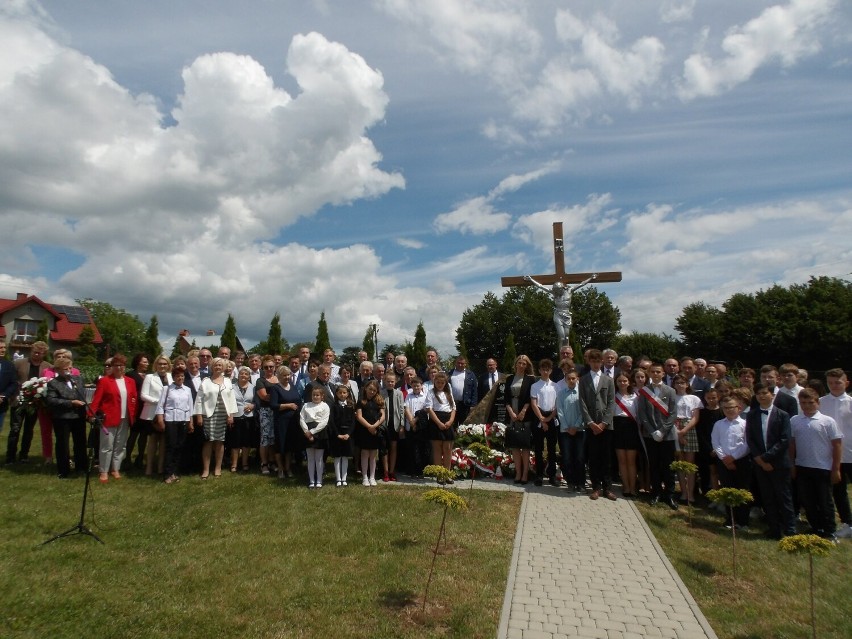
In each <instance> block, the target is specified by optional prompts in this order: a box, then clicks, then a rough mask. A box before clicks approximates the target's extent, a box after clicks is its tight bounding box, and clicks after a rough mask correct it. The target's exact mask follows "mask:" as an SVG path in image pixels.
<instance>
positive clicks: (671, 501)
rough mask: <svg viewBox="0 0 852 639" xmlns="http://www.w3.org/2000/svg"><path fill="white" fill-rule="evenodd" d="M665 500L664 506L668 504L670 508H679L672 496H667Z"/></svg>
mask: <svg viewBox="0 0 852 639" xmlns="http://www.w3.org/2000/svg"><path fill="white" fill-rule="evenodd" d="M665 502H666V506H668V507H669V508H671V509H672V510H677V509H678V508H680V506H678V505H677V502H676V501H675V500H674V499H673V498H672V497H667V498H666V500H665Z"/></svg>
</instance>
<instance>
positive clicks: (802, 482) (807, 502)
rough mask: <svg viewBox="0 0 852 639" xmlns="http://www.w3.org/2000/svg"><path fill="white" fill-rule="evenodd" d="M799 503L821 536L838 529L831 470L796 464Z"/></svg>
mask: <svg viewBox="0 0 852 639" xmlns="http://www.w3.org/2000/svg"><path fill="white" fill-rule="evenodd" d="M796 484H797V486H798V488H799V503H800V504H801V505H802V506H803V507H804V508H805V516H806V517H807V518H808V523H809V524H810V525H811V528H813V530H814V534H816V535H819V536H820V537H830V536H831V535H833V534H834V532H835V530H837V525H836V524H835V522H834V501H833V500H832V498H831V471H829V470H822V469H821V468H807V467H805V466H796Z"/></svg>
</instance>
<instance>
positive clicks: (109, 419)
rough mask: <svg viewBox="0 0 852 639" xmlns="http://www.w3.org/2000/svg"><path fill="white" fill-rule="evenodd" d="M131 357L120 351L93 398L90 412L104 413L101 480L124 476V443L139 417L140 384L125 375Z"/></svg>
mask: <svg viewBox="0 0 852 639" xmlns="http://www.w3.org/2000/svg"><path fill="white" fill-rule="evenodd" d="M126 364H127V358H126V357H125V356H124V355H121V354H120V353H119V354H116V355H113V357H112V365H111V366H110V367H109V370H108V373H107V374H106V375H105V376H103V377H101V378H100V380H98V387H97V388H96V389H95V396H94V397H93V398H92V403H91V406H90V412H91V413H92V414H96V413H98V412H99V411H100V412H102V413H103V414H104V421H103V426H102V428H101V433H100V436H101V437H100V439H101V446H100V457H99V462H100V473H101V474H100V481H101V483H102V484H105V483H107V481H109V475H112V476H113V477H114V478H115V479H121V473H119V469H120V468H121V461H122V460H123V459H124V446H125V444H126V443H127V434H128V430H129V428H130V426H131V425H132V424H133V422H134V420H135V417H136V402H137V399H136V384H134V383H133V380H131V379H130V378H128V377H125V376H124V368H125V365H126Z"/></svg>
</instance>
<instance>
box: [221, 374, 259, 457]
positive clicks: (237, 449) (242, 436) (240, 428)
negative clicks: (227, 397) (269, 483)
mask: <svg viewBox="0 0 852 639" xmlns="http://www.w3.org/2000/svg"><path fill="white" fill-rule="evenodd" d="M234 397H235V399H236V400H237V416H236V417H234V427H233V428H231V429H230V430H229V431H228V434H227V435H226V437H225V442H226V443H227V444H228V445H229V446H230V448H231V472H232V473H235V472H237V464H238V463H239V461H240V457H241V456H242V462H243V470H244V471H247V470H248V469H249V449H250V448H251V444H252V437H251V434H252V432H251V428H250V425H251V423H252V422H254V386H252V383H251V369H250V368H249V367H248V366H240V367H239V369H237V381H236V382H235V384H234Z"/></svg>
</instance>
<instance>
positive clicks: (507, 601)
mask: <svg viewBox="0 0 852 639" xmlns="http://www.w3.org/2000/svg"><path fill="white" fill-rule="evenodd" d="M528 497H529V495H528V494H527V493H524V498H523V499H522V500H521V510H520V512H519V513H518V527H517V528H516V529H515V542H514V545H513V547H512V559H511V563H510V564H509V576H508V577H506V592H505V593H504V594H503V609H502V610H501V612H500V625H498V626H497V639H508V634H509V616H510V614H511V612H512V595H513V594H514V592H515V573H516V571H517V567H518V556H519V555H520V552H521V539H522V538H523V536H524V520H525V519H526V514H527V498H528ZM714 637H715V635H714Z"/></svg>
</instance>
